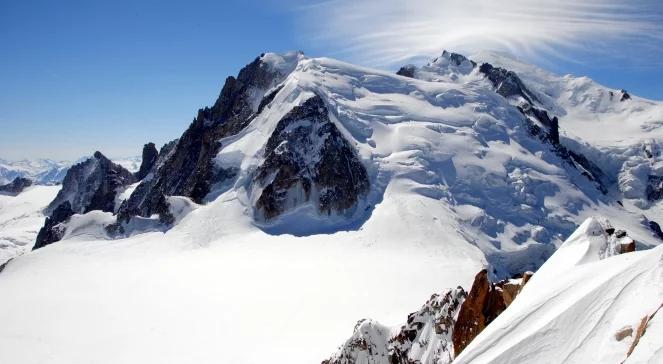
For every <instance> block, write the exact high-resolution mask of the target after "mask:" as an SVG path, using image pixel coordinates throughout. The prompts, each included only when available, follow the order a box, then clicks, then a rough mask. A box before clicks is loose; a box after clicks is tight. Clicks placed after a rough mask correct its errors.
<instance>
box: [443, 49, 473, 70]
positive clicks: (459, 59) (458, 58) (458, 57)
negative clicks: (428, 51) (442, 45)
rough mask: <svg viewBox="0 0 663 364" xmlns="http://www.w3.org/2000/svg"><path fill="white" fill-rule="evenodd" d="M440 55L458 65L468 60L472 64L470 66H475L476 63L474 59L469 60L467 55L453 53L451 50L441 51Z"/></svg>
mask: <svg viewBox="0 0 663 364" xmlns="http://www.w3.org/2000/svg"><path fill="white" fill-rule="evenodd" d="M442 57H447V58H449V60H450V61H451V62H453V63H454V64H455V65H456V66H460V65H462V64H463V63H465V62H470V63H471V64H472V67H476V66H477V64H476V62H474V61H471V60H469V59H468V58H467V57H465V56H464V55H462V54H458V53H453V52H447V51H443V52H442Z"/></svg>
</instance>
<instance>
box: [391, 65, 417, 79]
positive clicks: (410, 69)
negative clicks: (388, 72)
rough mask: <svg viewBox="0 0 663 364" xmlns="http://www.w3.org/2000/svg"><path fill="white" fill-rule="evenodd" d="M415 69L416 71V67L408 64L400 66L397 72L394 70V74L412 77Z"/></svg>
mask: <svg viewBox="0 0 663 364" xmlns="http://www.w3.org/2000/svg"><path fill="white" fill-rule="evenodd" d="M415 71H416V68H415V67H414V65H411V64H408V65H406V66H403V67H401V68H400V69H399V70H398V72H396V74H397V75H399V76H404V77H410V78H414V72H415Z"/></svg>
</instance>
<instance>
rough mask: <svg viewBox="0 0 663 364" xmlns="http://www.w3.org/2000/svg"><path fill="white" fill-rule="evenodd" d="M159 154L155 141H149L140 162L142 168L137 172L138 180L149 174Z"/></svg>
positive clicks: (144, 147)
mask: <svg viewBox="0 0 663 364" xmlns="http://www.w3.org/2000/svg"><path fill="white" fill-rule="evenodd" d="M158 156H159V151H158V150H157V147H156V146H155V145H154V143H147V144H145V145H144V146H143V158H142V161H141V163H140V169H139V170H138V172H136V173H135V176H136V179H137V180H139V181H140V180H142V179H143V178H145V176H147V174H148V173H150V170H151V169H152V166H153V165H154V163H155V162H156V161H157V157H158Z"/></svg>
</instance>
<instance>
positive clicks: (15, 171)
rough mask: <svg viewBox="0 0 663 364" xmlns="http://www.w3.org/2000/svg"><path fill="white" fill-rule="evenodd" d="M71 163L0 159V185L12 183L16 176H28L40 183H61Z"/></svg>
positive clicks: (46, 160) (45, 160)
mask: <svg viewBox="0 0 663 364" xmlns="http://www.w3.org/2000/svg"><path fill="white" fill-rule="evenodd" d="M69 165H70V164H69V162H64V161H54V160H50V159H32V160H31V159H24V160H21V161H16V162H10V161H5V160H2V159H0V185H4V184H7V183H10V182H12V181H13V180H14V179H15V178H16V177H24V178H28V179H30V180H32V181H34V183H36V184H40V185H55V184H59V183H60V182H62V179H63V178H64V176H65V174H66V173H67V169H68V168H69Z"/></svg>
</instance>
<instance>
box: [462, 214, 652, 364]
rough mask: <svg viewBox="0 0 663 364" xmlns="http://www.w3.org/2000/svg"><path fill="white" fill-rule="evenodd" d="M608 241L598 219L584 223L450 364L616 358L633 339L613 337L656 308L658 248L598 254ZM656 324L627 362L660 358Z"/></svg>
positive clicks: (604, 360) (623, 354) (605, 360)
mask: <svg viewBox="0 0 663 364" xmlns="http://www.w3.org/2000/svg"><path fill="white" fill-rule="evenodd" d="M608 243H609V240H608V238H607V235H606V234H605V232H604V231H603V229H602V226H601V223H600V222H599V221H598V220H596V219H588V220H587V221H585V222H584V223H583V224H582V225H581V226H580V228H578V230H577V231H576V232H575V233H574V234H573V235H572V236H571V237H570V238H569V239H568V240H567V241H566V242H565V243H564V244H563V245H562V246H561V247H560V248H559V250H558V251H557V252H556V253H555V254H554V255H553V256H552V257H551V258H550V259H549V260H548V261H547V262H546V263H545V264H544V265H543V266H542V267H541V269H540V270H539V271H538V272H536V273H535V274H534V276H533V277H532V279H531V280H530V281H529V282H528V284H527V285H526V286H525V287H524V289H523V291H522V292H521V293H520V295H519V296H518V297H517V299H516V300H515V301H514V302H513V303H512V304H511V305H510V306H509V307H508V308H507V310H506V311H504V312H503V313H502V314H501V315H500V316H499V317H498V318H497V319H496V320H495V321H493V322H492V323H491V324H490V325H489V326H488V327H487V328H486V329H485V330H484V331H482V332H481V334H479V336H478V337H477V338H476V339H475V340H474V341H472V342H471V343H470V345H469V346H468V347H467V348H466V349H465V350H464V351H463V352H462V353H461V355H460V356H459V357H458V358H457V359H456V361H455V362H454V363H458V364H463V363H473V364H476V363H479V364H480V363H496V362H504V363H587V362H590V361H591V362H598V363H620V362H622V361H624V360H625V359H626V354H627V352H628V350H629V348H630V346H631V344H632V342H633V339H634V337H633V336H634V335H631V336H628V337H626V338H624V339H623V340H621V341H618V340H617V339H616V337H615V334H616V333H617V332H618V331H620V330H621V329H623V328H625V327H630V328H632V329H633V332H635V331H636V330H637V328H638V325H639V323H640V322H641V320H642V318H643V317H645V316H648V315H651V314H652V313H654V312H655V311H656V310H657V308H658V307H659V306H660V305H661V303H663V280H661V278H662V277H663V246H658V247H656V248H654V249H651V250H647V251H641V252H634V253H628V254H623V255H615V256H608V257H605V256H604V255H603V254H602V251H603V249H604V248H605V247H606V246H607V244H608ZM659 320H660V319H656V320H655V321H652V322H651V324H650V325H651V326H650V327H649V328H648V329H647V332H646V333H645V335H644V336H643V340H642V342H643V343H644V345H643V346H640V344H638V345H637V346H636V351H637V352H638V354H636V355H637V356H634V357H632V358H629V360H631V361H632V362H647V361H650V362H652V363H653V362H656V358H657V357H660V352H661V350H663V341H661V340H657V339H659V338H660V333H659V332H656V328H657V327H658V325H660V321H659ZM648 335H650V336H648ZM627 362H629V361H627Z"/></svg>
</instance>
